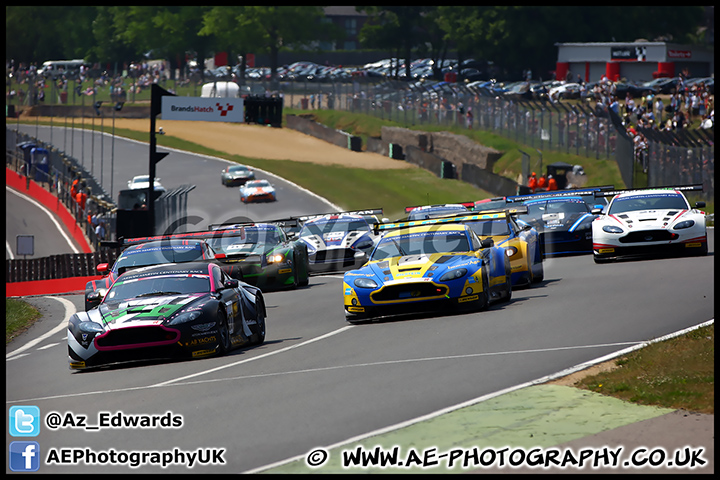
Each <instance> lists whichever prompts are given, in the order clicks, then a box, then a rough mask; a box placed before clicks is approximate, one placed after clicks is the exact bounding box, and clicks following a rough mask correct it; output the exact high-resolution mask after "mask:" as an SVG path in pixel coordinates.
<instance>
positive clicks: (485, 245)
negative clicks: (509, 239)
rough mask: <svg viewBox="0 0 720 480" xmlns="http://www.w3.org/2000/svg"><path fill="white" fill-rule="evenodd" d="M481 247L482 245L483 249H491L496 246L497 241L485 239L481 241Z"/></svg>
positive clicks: (489, 238)
mask: <svg viewBox="0 0 720 480" xmlns="http://www.w3.org/2000/svg"><path fill="white" fill-rule="evenodd" d="M480 245H482V248H490V247H492V246H493V245H495V241H494V240H493V239H492V238H491V237H488V238H483V239H482V240H480Z"/></svg>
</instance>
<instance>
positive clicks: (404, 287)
mask: <svg viewBox="0 0 720 480" xmlns="http://www.w3.org/2000/svg"><path fill="white" fill-rule="evenodd" d="M457 222H458V220H456V219H454V218H436V219H428V220H417V221H407V222H398V223H384V224H375V225H374V230H375V231H377V232H381V231H386V232H387V233H385V234H384V235H383V236H382V237H381V239H380V241H379V242H378V244H377V245H376V246H375V248H374V249H373V251H372V253H371V255H370V258H369V260H368V262H367V263H366V264H365V265H363V266H362V267H361V268H359V269H357V270H351V271H348V272H345V274H344V281H343V297H344V306H345V319H346V320H347V321H348V322H351V323H352V322H356V321H362V320H366V319H369V318H375V317H383V316H387V315H398V314H405V313H417V312H426V311H428V310H446V309H451V310H461V311H462V310H471V311H472V310H478V311H479V310H484V309H486V308H487V307H488V305H489V304H490V303H491V302H496V301H500V300H505V301H509V300H510V299H511V298H512V282H511V270H510V260H509V258H508V256H507V255H506V254H505V249H504V248H502V247H497V246H495V245H494V244H493V243H494V242H493V240H492V239H490V238H488V239H485V240H481V239H480V238H478V236H477V235H476V234H475V233H474V232H473V231H472V229H471V228H470V227H469V226H468V225H463V224H459V223H457Z"/></svg>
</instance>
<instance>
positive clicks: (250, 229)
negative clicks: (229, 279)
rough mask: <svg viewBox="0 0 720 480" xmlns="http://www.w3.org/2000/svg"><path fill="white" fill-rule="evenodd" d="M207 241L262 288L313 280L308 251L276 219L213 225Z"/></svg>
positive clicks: (274, 287)
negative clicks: (273, 221)
mask: <svg viewBox="0 0 720 480" xmlns="http://www.w3.org/2000/svg"><path fill="white" fill-rule="evenodd" d="M210 229H211V232H209V233H210V235H207V236H205V238H206V240H207V242H208V243H209V244H210V246H211V247H212V248H213V250H214V251H215V252H217V253H220V254H224V255H225V257H224V258H221V259H220V260H219V261H220V262H222V263H223V264H225V266H226V267H232V270H235V269H237V268H239V269H240V270H241V271H242V279H243V281H244V282H247V283H249V284H250V285H254V286H256V287H259V288H260V289H262V290H264V291H265V290H279V289H284V288H296V287H298V286H301V287H302V286H305V285H307V284H308V283H309V264H308V251H307V246H306V245H305V243H304V242H301V241H296V240H292V239H290V238H289V237H288V236H287V234H286V233H285V231H284V230H283V229H282V228H281V227H280V226H279V225H277V224H273V223H243V224H225V225H210Z"/></svg>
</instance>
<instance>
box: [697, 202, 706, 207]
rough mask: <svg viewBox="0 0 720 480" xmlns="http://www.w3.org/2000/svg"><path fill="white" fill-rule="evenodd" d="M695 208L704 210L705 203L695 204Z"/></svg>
mask: <svg viewBox="0 0 720 480" xmlns="http://www.w3.org/2000/svg"><path fill="white" fill-rule="evenodd" d="M695 208H705V202H695Z"/></svg>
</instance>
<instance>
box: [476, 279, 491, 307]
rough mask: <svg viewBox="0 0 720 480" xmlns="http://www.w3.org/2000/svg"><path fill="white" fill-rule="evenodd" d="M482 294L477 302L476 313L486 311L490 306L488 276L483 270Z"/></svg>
mask: <svg viewBox="0 0 720 480" xmlns="http://www.w3.org/2000/svg"><path fill="white" fill-rule="evenodd" d="M482 278H483V292H482V293H481V294H480V299H479V300H478V301H477V303H476V305H477V311H478V312H482V311H483V310H487V309H488V307H489V306H490V274H489V273H488V271H487V269H484V268H483V274H482Z"/></svg>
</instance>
